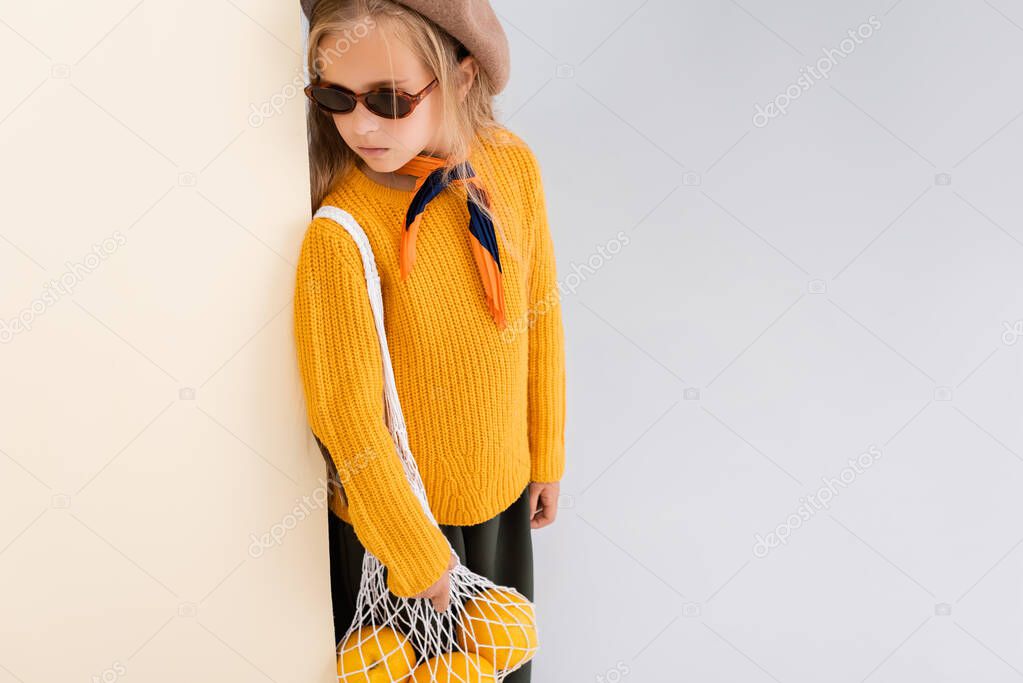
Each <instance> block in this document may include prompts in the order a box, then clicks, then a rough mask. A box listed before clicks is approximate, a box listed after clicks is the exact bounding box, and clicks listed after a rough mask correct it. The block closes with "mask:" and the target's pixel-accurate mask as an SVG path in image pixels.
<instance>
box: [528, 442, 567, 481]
mask: <svg viewBox="0 0 1023 683" xmlns="http://www.w3.org/2000/svg"><path fill="white" fill-rule="evenodd" d="M564 474H565V444H564V442H563V441H562V442H560V443H556V444H551V445H549V446H548V447H546V448H540V449H539V453H537V454H532V455H531V456H530V471H529V480H530V481H535V482H537V483H544V484H545V483H550V482H555V481H561V478H562V477H563V476H564Z"/></svg>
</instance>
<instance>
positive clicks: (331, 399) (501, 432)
mask: <svg viewBox="0 0 1023 683" xmlns="http://www.w3.org/2000/svg"><path fill="white" fill-rule="evenodd" d="M469 161H470V163H471V164H472V165H473V167H474V168H475V169H476V172H477V174H478V175H479V176H480V177H481V178H482V179H483V181H484V182H485V184H486V188H487V190H488V191H489V192H490V196H491V198H492V204H493V210H494V213H495V218H496V221H495V225H496V229H497V234H498V244H499V248H500V253H501V266H502V271H503V281H504V290H505V304H506V307H507V321H508V325H507V327H506V328H505V329H504V330H501V329H499V328H498V327H497V326H496V325H495V323H494V319H493V318H492V317H491V315H490V313H489V311H488V309H487V306H486V302H485V297H484V292H483V288H482V285H481V283H480V279H479V273H478V271H477V268H476V264H475V262H474V260H473V255H472V252H471V250H470V244H469V241H468V240H469V239H471V236H470V235H469V232H468V220H469V215H468V210H467V208H466V203H465V191H464V189H462V188H457V187H455V186H451V187H449V189H448V190H446V191H445V192H443V193H441V195H440V196H438V197H436V198H435V199H434V200H433V201H431V202H430V203H429V205H428V207H427V209H426V212H425V213H424V215H423V220H422V224H421V225H420V228H419V234H418V239H417V242H416V254H417V255H416V263H415V267H414V269H413V270H412V273H411V274H410V275H409V277H408V279H406V280H404V281H402V280H401V279H400V276H399V271H398V246H399V240H400V237H401V230H402V227H403V225H404V222H403V219H404V216H405V211H406V209H407V208H408V204H409V201H410V200H411V198H412V195H413V192H411V191H404V190H398V189H393V188H388V187H386V186H384V185H381V184H379V183H377V182H375V181H373V180H372V179H370V178H369V177H368V176H367V175H365V173H363V172H362V171H361V170H360V169H358V168H355V169H353V170H352V171H351V172H350V173H349V174H348V175H347V176H346V177H345V178H343V179H342V180H341V182H339V183H338V184H337V186H336V187H335V188H334V190H333V191H332V192H331V193H330V194H329V196H328V197H327V198H326V199H325V200H324V202H323V203H324V204H332V205H334V206H337V207H339V208H341V209H343V210H345V211H347V212H348V213H350V214H351V215H352V216H353V217H354V218H355V220H356V221H358V223H359V225H360V226H361V227H362V228H363V230H365V232H366V234H367V236H368V237H369V241H370V245H371V246H372V248H373V253H374V256H375V259H376V262H377V268H378V270H379V273H380V278H381V288H382V291H383V300H384V324H385V328H386V331H387V341H388V346H389V352H390V355H391V362H392V364H393V366H394V373H395V380H396V383H397V388H398V396H399V398H400V400H401V405H402V411H403V412H404V415H405V420H406V423H407V425H408V432H409V445H410V447H411V451H412V455H413V457H414V458H415V460H416V463H417V464H418V467H419V471H420V473H421V475H422V478H423V484H424V486H425V489H426V492H427V498H428V500H429V503H430V509H431V511H432V512H433V515H434V517H435V518H436V520H437V522H438V523H440V524H449V525H460V526H464V525H472V524H478V523H480V522H483V521H485V520H488V519H490V518H492V517H494V516H496V515H497V514H499V513H500V512H502V511H503V510H505V509H506V508H507V507H508V506H509V505H511V503H512V502H513V501H514V500H515V499H516V498H517V496H518V495H519V494H520V493H521V492H522V490H523V488H525V486H526V485H527V484H528V483H529V482H530V481H536V482H551V481H558V480H559V479H561V477H562V475H563V473H564V469H565V445H564V426H565V362H564V332H563V327H562V320H561V308H560V305H559V304H560V292H559V290H558V286H557V281H556V277H555V276H556V272H555V263H554V245H553V241H552V239H551V235H550V232H549V229H548V224H547V215H546V204H545V199H544V194H543V186H542V181H541V176H540V169H539V166H538V164H537V161H536V158H535V157H534V155H533V153H532V151H531V150H530V149H529V147H527V146H526V144H525V143H524V142H523V141H522V140H521V139H520V138H519V137H518V136H516V135H515V134H513V133H512V132H511V131H508V130H507V129H503V128H502V129H500V130H499V131H498V132H497V134H496V140H492V141H491V140H487V141H484V140H477V144H476V146H475V147H474V150H473V153H472V155H471V156H470V158H469ZM294 325H295V328H294V329H295V338H296V347H297V353H298V360H299V367H300V371H301V376H302V382H303V387H304V392H305V398H306V409H307V414H308V418H309V424H310V427H311V428H312V431H313V433H314V434H315V435H316V437H317V438H318V439H319V440H320V441H321V442H322V443H323V444H324V446H325V447H326V448H327V450H328V451H329V454H330V457H331V459H332V460H333V462H334V464H335V465H336V466H337V468H338V472H339V475H340V479H341V482H342V484H343V486H344V492H345V495H346V497H347V505H346V506H339V507H334V508H332V510H333V511H334V513H336V514H338V515H339V516H340V517H341V518H342V519H344V520H345V521H346V522H349V523H351V524H352V526H353V527H354V530H355V532H356V534H357V536H358V538H359V540H360V541H361V542H362V544H363V545H364V546H365V547H366V548H367V549H368V550H369V551H370V552H371V553H373V554H374V555H375V556H376V557H377V558H379V559H380V561H381V562H382V563H383V564H384V565H385V566H386V567H387V569H388V588H389V589H390V590H391V592H393V593H394V594H395V595H399V596H402V597H409V596H411V595H414V594H416V593H418V592H420V591H422V590H424V589H426V588H428V587H429V586H430V585H432V584H433V583H434V581H436V580H437V579H438V578H439V577H440V575H441V574H442V573H443V572H444V570H445V569H446V568H447V562H448V557H449V550H448V544H447V541H446V540H445V538H444V536H443V534H442V533H441V531H440V530H439V529H438V528H437V527H436V526H435V525H433V524H431V523H430V521H429V519H428V518H427V517H426V515H425V513H424V512H423V510H422V507H421V506H420V503H419V502H418V500H417V499H416V498H415V497H414V495H413V494H412V490H411V489H410V488H409V485H408V483H407V481H406V479H405V475H404V472H403V470H402V467H401V463H400V461H399V459H398V455H397V452H396V451H395V447H394V443H393V442H392V440H391V437H390V434H389V432H388V430H387V426H386V423H385V420H384V402H383V374H382V366H381V355H380V348H379V346H378V341H377V333H376V329H375V327H374V323H373V316H372V312H371V309H370V305H369V298H368V295H367V293H366V282H365V273H364V271H363V266H362V261H361V258H360V255H359V249H358V247H357V246H356V244H355V242H354V241H352V239H351V237H350V236H349V235H348V233H346V232H345V230H344V229H343V228H341V227H340V226H338V225H337V224H335V223H333V222H332V221H330V220H329V219H326V218H317V219H314V220H313V221H312V222H311V223H310V225H309V227H308V229H307V230H306V233H305V237H304V239H303V242H302V248H301V254H300V257H299V263H298V272H297V279H296V289H295V319H294Z"/></svg>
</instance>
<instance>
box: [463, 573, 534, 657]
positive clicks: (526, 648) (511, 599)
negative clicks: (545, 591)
mask: <svg viewBox="0 0 1023 683" xmlns="http://www.w3.org/2000/svg"><path fill="white" fill-rule="evenodd" d="M534 615H535V612H534V611H533V603H531V602H530V601H529V600H527V599H526V598H525V597H523V596H521V595H519V594H518V593H515V592H512V591H510V590H507V589H503V588H488V589H486V590H484V591H482V592H480V593H478V594H477V595H475V596H473V597H472V598H471V599H470V600H469V601H468V602H467V603H466V604H465V611H464V613H463V614H462V618H461V621H460V623H459V630H458V644H459V645H460V646H461V647H462V649H463V650H467V651H469V652H477V653H479V654H480V655H482V656H483V657H485V658H486V659H487V660H488V661H489V662H490V663H491V664H493V665H494V666H495V667H496V668H498V669H510V668H512V667H515V666H518V665H519V664H521V663H523V662H526V661H528V660H529V659H531V658H532V656H533V655H534V654H536V648H537V637H536V617H535V616H534Z"/></svg>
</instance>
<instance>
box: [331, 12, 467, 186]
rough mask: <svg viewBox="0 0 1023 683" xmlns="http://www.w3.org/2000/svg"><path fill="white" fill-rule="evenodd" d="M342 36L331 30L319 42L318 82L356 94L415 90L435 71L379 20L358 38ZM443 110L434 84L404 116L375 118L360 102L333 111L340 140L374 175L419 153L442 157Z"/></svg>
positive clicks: (389, 169) (425, 82)
mask: <svg viewBox="0 0 1023 683" xmlns="http://www.w3.org/2000/svg"><path fill="white" fill-rule="evenodd" d="M347 34H348V35H347V36H344V35H341V34H336V33H332V34H328V35H326V36H324V37H323V39H322V40H321V43H320V46H319V47H320V48H321V49H320V52H319V56H320V59H321V62H322V63H323V66H322V68H321V75H322V80H323V81H325V82H327V83H332V84H335V85H340V86H343V87H345V88H348V89H349V90H352V91H353V92H356V93H363V92H366V91H367V90H372V89H374V88H394V89H397V90H403V91H405V92H407V93H409V94H415V93H418V92H419V91H420V90H422V89H423V88H425V87H426V86H427V85H429V84H430V82H431V81H432V80H433V78H434V74H433V73H432V72H431V71H430V70H428V69H427V68H426V67H425V66H424V65H423V63H422V62H421V61H420V60H419V59H418V58H417V57H416V56H415V55H414V54H413V53H412V51H411V50H410V49H409V48H408V47H407V46H406V45H405V44H403V43H402V42H401V41H399V40H397V39H396V38H395V37H394V35H393V34H392V33H390V32H389V31H387V27H386V25H385V24H384V23H383V22H379V21H378V22H375V23H374V25H373V28H371V29H369V31H368V32H367V33H366V34H365V35H364V36H362V37H361V38H357V37H355V35H354V34H353V33H352V32H350V31H349V32H347ZM335 41H338V42H337V43H335ZM442 111H443V107H442V100H441V92H440V88H439V87H435V88H434V89H433V90H432V91H431V92H430V93H429V94H428V95H427V96H426V98H425V99H423V100H422V101H421V102H420V103H419V105H418V106H417V107H416V108H415V111H413V112H412V113H411V114H410V115H408V116H406V117H405V118H403V119H387V118H384V117H381V116H377V115H376V114H374V113H373V112H371V111H369V110H368V109H366V107H365V106H364V105H363V104H362V103H361V102H360V103H359V104H358V105H356V107H355V109H354V111H351V112H349V113H347V114H334V115H333V118H334V125H335V126H337V131H338V133H340V134H341V138H342V139H343V140H344V141H345V144H347V145H348V146H349V147H351V148H352V150H354V151H355V153H356V154H358V155H359V157H360V158H361V159H362V160H363V161H364V162H365V164H366V165H367V166H369V167H370V168H371V169H372V170H374V171H377V172H379V173H390V172H391V171H394V170H396V169H398V168H401V167H402V166H403V165H404V164H405V163H406V162H407V161H409V160H410V159H411V158H412V157H414V156H416V155H417V154H420V153H423V152H427V153H432V154H435V155H438V156H444V155H446V153H447V152H446V149H445V141H444V139H443V135H442V120H441V115H442Z"/></svg>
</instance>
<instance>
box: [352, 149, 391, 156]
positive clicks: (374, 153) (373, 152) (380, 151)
mask: <svg viewBox="0 0 1023 683" xmlns="http://www.w3.org/2000/svg"><path fill="white" fill-rule="evenodd" d="M358 149H359V151H360V152H362V153H363V154H365V155H367V156H371V157H375V156H380V155H381V154H384V153H385V152H387V148H386V147H359V148H358Z"/></svg>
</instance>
